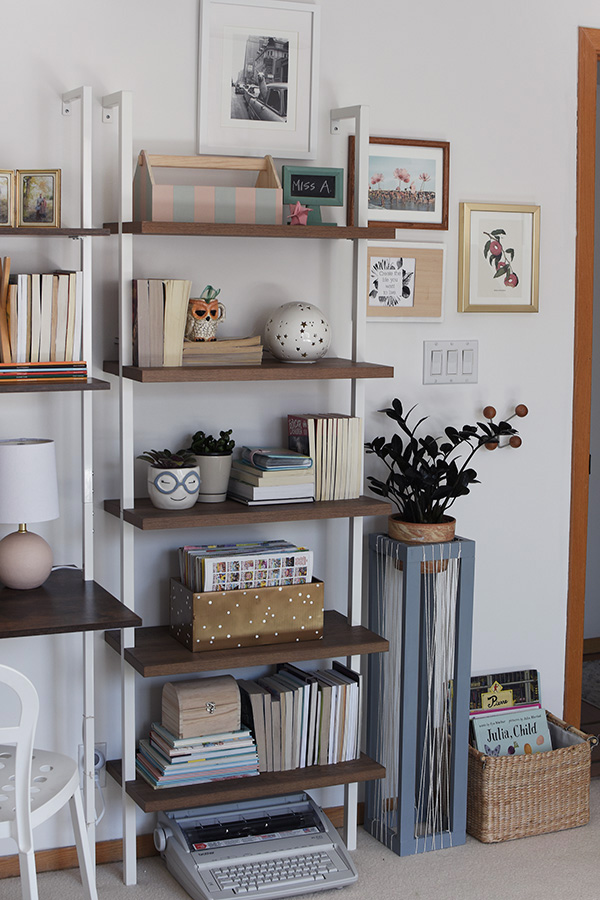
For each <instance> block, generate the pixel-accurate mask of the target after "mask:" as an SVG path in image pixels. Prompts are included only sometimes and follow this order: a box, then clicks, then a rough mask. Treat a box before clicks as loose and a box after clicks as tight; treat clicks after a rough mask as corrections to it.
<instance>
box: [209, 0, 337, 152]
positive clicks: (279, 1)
mask: <svg viewBox="0 0 600 900" xmlns="http://www.w3.org/2000/svg"><path fill="white" fill-rule="evenodd" d="M319 26H320V8H319V6H317V5H316V4H314V3H301V2H296V0H200V34H199V42H198V48H199V50H198V153H201V154H216V155H225V156H226V155H235V156H266V155H267V154H269V155H271V156H273V157H275V158H283V159H314V158H315V157H316V154H317V105H318V104H317V86H318V60H319ZM277 83H280V84H281V85H282V88H281V92H280V93H281V98H282V99H281V103H282V107H283V108H281V109H279V110H278V111H277V112H276V111H274V110H273V108H272V106H269V105H268V104H267V102H266V101H269V100H270V99H271V97H275V96H276V91H275V90H274V89H273V90H272V91H268V87H269V85H270V84H277ZM267 91H268V93H267Z"/></svg>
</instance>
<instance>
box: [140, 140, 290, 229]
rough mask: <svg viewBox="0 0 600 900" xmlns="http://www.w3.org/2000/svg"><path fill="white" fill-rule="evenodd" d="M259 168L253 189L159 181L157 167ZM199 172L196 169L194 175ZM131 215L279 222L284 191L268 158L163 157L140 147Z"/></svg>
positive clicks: (149, 218) (159, 218)
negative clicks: (156, 173) (159, 182)
mask: <svg viewBox="0 0 600 900" xmlns="http://www.w3.org/2000/svg"><path fill="white" fill-rule="evenodd" d="M160 167H166V168H179V169H194V170H199V171H200V172H201V171H202V170H204V171H205V172H206V170H238V171H245V172H252V171H256V172H258V177H257V179H256V183H255V184H254V187H236V186H227V185H222V186H219V185H215V184H204V185H203V184H158V183H157V180H156V177H155V173H154V169H156V168H160ZM194 174H195V173H194ZM133 218H134V220H135V221H147V222H209V223H219V224H227V223H231V224H235V225H281V224H282V221H283V190H282V187H281V182H280V180H279V176H278V175H277V172H276V170H275V166H274V165H273V159H272V157H270V156H265V157H262V158H252V157H244V156H161V155H156V154H149V153H146V151H145V150H142V151H141V153H140V154H139V156H138V162H137V168H136V171H135V176H134V179H133Z"/></svg>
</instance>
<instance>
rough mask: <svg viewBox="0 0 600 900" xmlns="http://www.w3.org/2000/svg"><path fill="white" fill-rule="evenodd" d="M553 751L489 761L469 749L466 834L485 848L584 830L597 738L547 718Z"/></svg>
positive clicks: (493, 757)
mask: <svg viewBox="0 0 600 900" xmlns="http://www.w3.org/2000/svg"><path fill="white" fill-rule="evenodd" d="M546 717H547V719H548V725H549V728H550V736H551V738H552V745H553V747H555V748H557V749H555V750H548V751H547V752H545V753H533V754H531V755H527V756H497V757H496V756H486V755H485V754H484V753H480V752H479V751H478V750H476V749H475V748H474V747H471V746H469V783H468V789H467V831H468V832H469V834H472V835H473V837H476V838H477V839H478V840H480V841H483V842H484V843H493V842H495V841H510V840H513V839H514V838H521V837H529V836H530V835H533V834H544V833H546V832H550V831H561V830H562V829H564V828H574V827H575V826H577V825H585V824H586V823H587V822H588V821H589V817H590V754H591V748H592V746H594V745H595V744H597V743H598V739H597V738H596V737H594V736H593V735H589V734H584V733H583V732H582V731H578V730H577V729H576V728H573V727H572V726H569V725H567V724H566V723H565V722H563V721H562V720H561V719H557V718H556V716H553V715H552V714H551V713H548V712H547V713H546Z"/></svg>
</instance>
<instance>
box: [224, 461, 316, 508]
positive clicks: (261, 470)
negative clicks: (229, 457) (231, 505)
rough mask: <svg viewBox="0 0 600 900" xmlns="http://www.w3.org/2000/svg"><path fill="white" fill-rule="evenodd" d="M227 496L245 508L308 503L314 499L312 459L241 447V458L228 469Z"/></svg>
mask: <svg viewBox="0 0 600 900" xmlns="http://www.w3.org/2000/svg"><path fill="white" fill-rule="evenodd" d="M229 497H230V498H231V499H232V500H237V501H238V502H239V503H245V504H246V505H247V506H261V505H267V504H270V503H309V502H311V501H312V500H314V498H315V479H314V473H313V468H312V460H311V458H310V457H309V456H304V455H302V454H300V453H295V452H294V451H293V450H285V449H274V450H262V449H252V448H250V447H242V458H241V459H239V460H234V462H233V463H232V466H231V478H230V481H229Z"/></svg>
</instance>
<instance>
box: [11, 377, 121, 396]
mask: <svg viewBox="0 0 600 900" xmlns="http://www.w3.org/2000/svg"><path fill="white" fill-rule="evenodd" d="M109 390H110V382H109V381H101V380H100V379H99V378H88V379H87V381H52V382H40V381H36V382H33V383H31V382H28V381H27V379H26V378H23V379H22V380H20V381H14V382H11V383H8V382H5V383H3V384H0V394H29V393H36V392H42V393H48V392H50V391H109Z"/></svg>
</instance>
